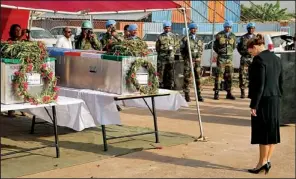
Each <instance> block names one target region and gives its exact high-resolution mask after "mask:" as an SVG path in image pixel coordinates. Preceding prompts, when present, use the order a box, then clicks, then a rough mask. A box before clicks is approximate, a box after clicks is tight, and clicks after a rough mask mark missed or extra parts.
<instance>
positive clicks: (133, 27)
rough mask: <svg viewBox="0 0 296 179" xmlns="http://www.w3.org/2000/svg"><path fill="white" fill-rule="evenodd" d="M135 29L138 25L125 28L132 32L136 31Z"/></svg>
mask: <svg viewBox="0 0 296 179" xmlns="http://www.w3.org/2000/svg"><path fill="white" fill-rule="evenodd" d="M137 29H138V25H137V24H131V25H129V26H128V28H127V30H128V31H133V30H137Z"/></svg>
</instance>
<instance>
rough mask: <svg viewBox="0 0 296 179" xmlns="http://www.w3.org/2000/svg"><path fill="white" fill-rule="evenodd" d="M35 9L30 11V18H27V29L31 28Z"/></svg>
mask: <svg viewBox="0 0 296 179" xmlns="http://www.w3.org/2000/svg"><path fill="white" fill-rule="evenodd" d="M34 12H35V11H30V19H29V28H28V29H29V30H31V28H32V24H33V13H34Z"/></svg>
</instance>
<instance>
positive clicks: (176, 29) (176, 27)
mask: <svg viewBox="0 0 296 179" xmlns="http://www.w3.org/2000/svg"><path fill="white" fill-rule="evenodd" d="M183 28H185V24H184V23H173V24H172V32H173V33H175V34H179V35H182V34H183Z"/></svg>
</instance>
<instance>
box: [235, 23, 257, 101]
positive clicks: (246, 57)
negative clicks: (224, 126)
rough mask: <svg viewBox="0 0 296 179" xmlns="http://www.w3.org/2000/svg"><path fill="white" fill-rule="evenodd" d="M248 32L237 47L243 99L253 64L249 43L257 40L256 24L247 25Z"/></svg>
mask: <svg viewBox="0 0 296 179" xmlns="http://www.w3.org/2000/svg"><path fill="white" fill-rule="evenodd" d="M247 31H248V33H246V34H245V35H243V36H242V37H241V38H240V41H239V43H238V45H237V51H238V52H239V54H240V55H241V60H240V67H239V87H240V89H241V98H245V97H246V94H245V89H246V88H247V87H248V86H247V79H248V71H249V70H248V69H249V66H250V65H251V63H252V55H251V54H250V53H249V52H248V47H247V43H248V41H249V40H250V39H253V38H255V35H254V31H255V24H254V23H249V24H248V25H247Z"/></svg>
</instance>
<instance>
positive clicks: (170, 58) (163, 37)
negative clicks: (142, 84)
mask: <svg viewBox="0 0 296 179" xmlns="http://www.w3.org/2000/svg"><path fill="white" fill-rule="evenodd" d="M171 25H172V23H171V22H164V23H163V29H164V32H163V33H161V34H160V35H159V36H158V38H157V40H156V45H155V46H156V52H157V72H158V74H159V83H160V85H159V86H160V88H164V89H173V88H174V63H175V54H176V48H177V47H178V44H179V42H178V40H177V37H176V35H175V34H173V33H172V32H171Z"/></svg>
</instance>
